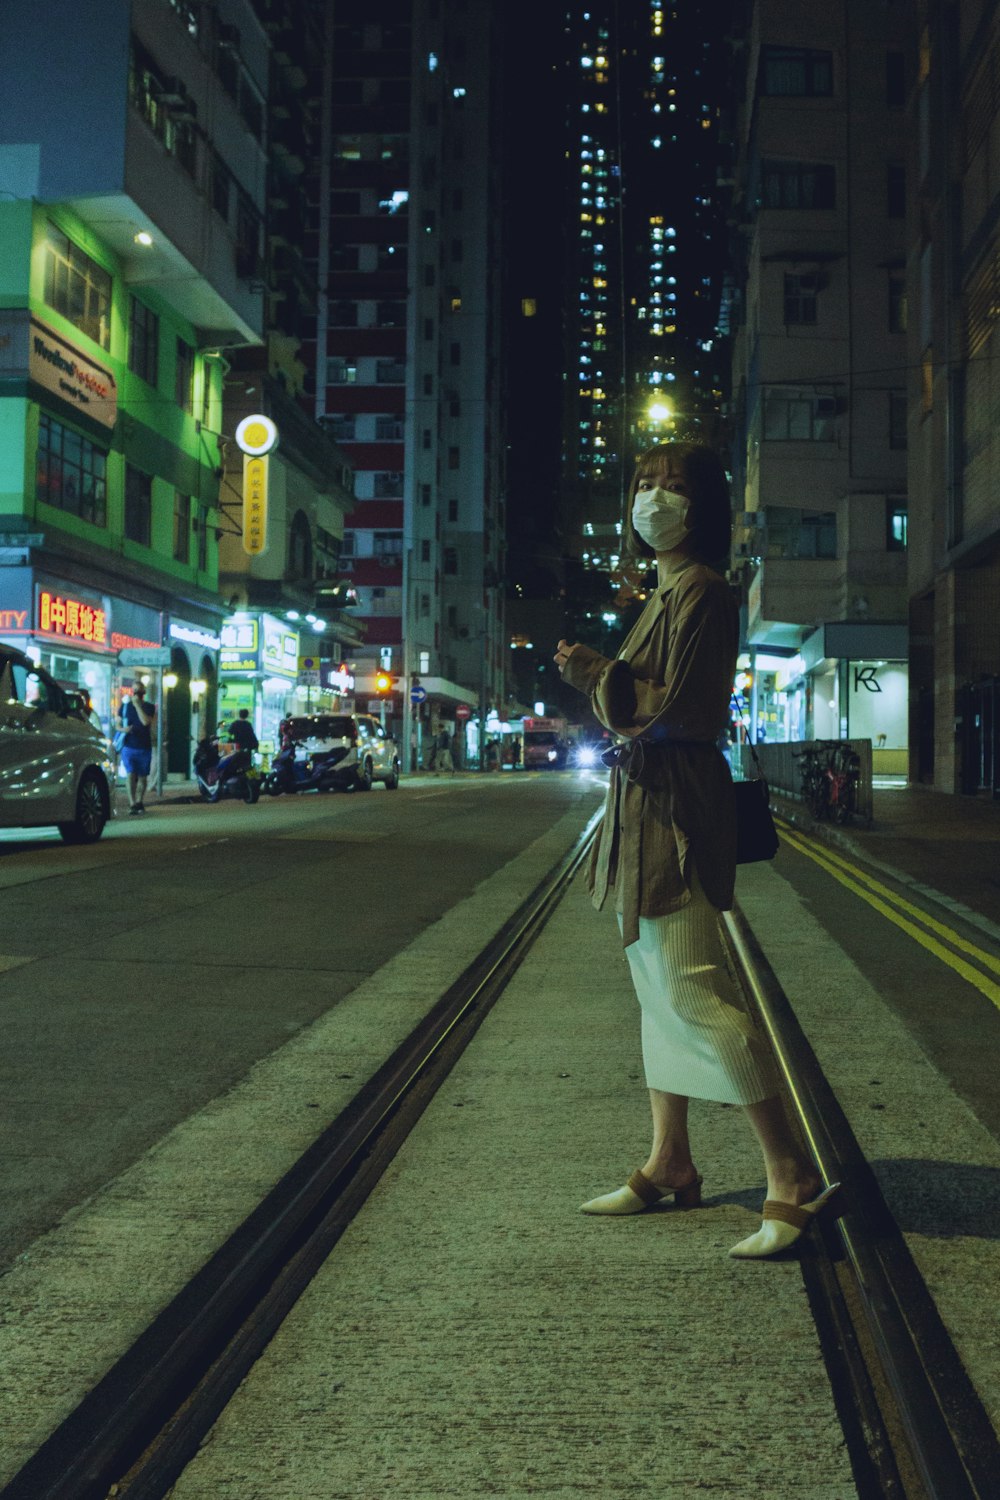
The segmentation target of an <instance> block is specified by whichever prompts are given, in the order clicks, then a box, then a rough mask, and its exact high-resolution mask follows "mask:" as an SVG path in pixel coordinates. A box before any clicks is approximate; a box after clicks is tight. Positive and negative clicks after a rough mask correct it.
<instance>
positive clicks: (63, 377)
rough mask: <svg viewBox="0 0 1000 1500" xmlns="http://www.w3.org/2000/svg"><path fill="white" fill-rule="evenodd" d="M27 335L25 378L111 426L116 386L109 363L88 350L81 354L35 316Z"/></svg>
mask: <svg viewBox="0 0 1000 1500" xmlns="http://www.w3.org/2000/svg"><path fill="white" fill-rule="evenodd" d="M27 338H28V345H27V351H24V353H25V354H27V359H25V365H27V375H28V380H31V381H34V384H36V386H42V387H43V389H45V390H48V392H51V395H52V396H58V399H60V401H63V402H66V404H67V405H70V407H73V408H75V410H76V411H81V413H82V414H84V416H87V417H91V419H93V420H94V422H99V423H100V425H102V426H103V428H114V423H115V417H117V414H118V387H117V386H115V380H114V375H112V374H111V371H109V369H108V366H106V365H99V363H97V362H96V360H93V359H91V357H90V356H88V354H82V353H81V351H79V350H78V348H75V347H73V345H72V344H69V342H67V341H66V339H63V338H61V336H60V335H58V333H54V332H52V329H49V327H46V326H45V324H43V323H40V321H39V320H37V318H31V326H30V329H28V330H27Z"/></svg>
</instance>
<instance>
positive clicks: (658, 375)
mask: <svg viewBox="0 0 1000 1500" xmlns="http://www.w3.org/2000/svg"><path fill="white" fill-rule="evenodd" d="M719 22H720V16H719V8H718V7H717V6H708V5H704V4H694V5H680V4H678V3H671V0H643V3H642V4H639V5H634V6H623V5H614V4H609V3H604V4H578V5H574V6H573V7H571V8H567V10H566V15H565V29H564V67H565V70H566V72H567V74H568V87H567V111H568V113H567V131H566V169H567V178H566V180H567V194H568V207H569V210H570V211H569V213H568V214H567V223H568V226H569V227H568V230H567V239H568V244H567V251H568V261H569V274H568V276H567V282H566V292H567V303H566V316H565V320H564V328H565V335H566V349H565V369H566V400H565V412H564V444H563V452H564V477H565V482H566V486H567V492H568V496H569V500H570V507H571V510H572V514H573V520H572V522H571V525H570V533H571V535H572V536H573V540H572V542H571V546H572V547H573V550H574V551H575V553H576V555H577V556H578V557H579V559H580V561H581V563H582V571H583V574H584V580H583V581H582V586H578V591H579V593H580V594H581V596H582V597H581V598H580V599H579V600H578V601H577V613H578V624H579V629H580V632H581V635H584V636H587V635H589V636H590V638H591V639H599V638H600V634H601V630H602V627H603V626H606V625H611V626H613V627H617V626H618V625H619V623H620V621H619V616H618V613H617V609H616V596H617V595H618V591H619V588H620V582H621V580H620V573H619V564H620V561H621V557H620V537H621V510H622V500H623V494H624V489H625V486H627V483H628V478H629V477H630V475H631V466H632V462H633V460H634V458H635V457H636V456H637V454H638V452H639V451H641V449H642V448H644V447H648V446H649V445H650V444H651V443H653V442H656V441H657V440H659V439H661V438H666V437H668V436H672V435H674V436H676V435H679V434H681V433H684V434H691V433H698V432H701V433H702V434H703V435H704V436H706V437H715V436H716V435H717V428H718V421H717V417H718V412H719V409H720V405H721V400H722V388H721V381H720V378H719V350H718V349H717V347H716V346H717V338H716V321H717V314H718V307H719V295H720V289H721V282H722V273H723V270H724V267H725V260H726V256H725V244H724V241H723V238H722V234H721V233H720V230H721V229H722V225H723V217H722V213H721V209H720V204H719V202H718V201H717V193H716V184H715V179H716V153H717V148H718V130H719V112H720V99H719V80H720V61H721V59H720V50H721V47H722V38H721V35H720V27H719ZM574 534H575V535H574ZM588 573H589V574H591V575H593V576H592V578H591V579H590V583H589V586H588V584H587V581H586V575H587V574H588Z"/></svg>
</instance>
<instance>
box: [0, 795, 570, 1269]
mask: <svg viewBox="0 0 1000 1500" xmlns="http://www.w3.org/2000/svg"><path fill="white" fill-rule="evenodd" d="M599 800H600V785H599V783H597V782H595V781H594V780H593V779H589V778H585V777H584V778H581V777H579V776H575V775H568V774H567V775H561V774H551V773H550V774H545V775H527V774H525V775H522V776H518V777H506V776H505V777H500V776H496V777H492V778H485V777H484V778H482V779H481V780H480V779H477V778H456V780H454V781H444V780H441V781H435V780H433V779H431V778H427V777H421V778H415V779H412V780H410V781H408V782H406V783H404V785H403V786H402V787H401V788H400V789H399V791H397V792H394V793H389V792H386V791H385V789H384V788H382V787H377V788H376V789H375V790H374V791H373V792H372V793H371V794H370V795H362V794H348V795H345V794H333V795H330V794H326V795H317V794H309V795H306V796H301V797H293V798H288V797H282V798H277V799H268V798H265V799H263V800H262V801H261V802H260V803H259V804H258V805H257V806H256V807H253V808H248V807H246V806H244V805H242V804H240V803H237V802H224V803H221V804H219V805H218V806H212V807H209V806H203V805H200V804H196V805H190V806H188V805H183V804H173V805H164V806H161V807H159V808H157V809H155V810H154V811H151V812H150V813H149V814H147V816H146V818H145V819H143V820H141V821H140V820H138V819H135V820H131V819H127V818H119V819H117V820H115V822H114V823H113V824H112V825H111V826H110V827H109V829H108V830H107V832H106V834H105V837H104V839H103V840H102V841H101V842H100V843H98V844H96V845H93V846H90V847H87V848H71V847H67V846H65V845H63V844H62V843H61V841H60V840H59V839H58V835H56V834H54V833H53V834H51V835H50V834H43V835H40V836H35V835H32V836H28V837H24V836H20V835H17V834H12V833H4V834H3V835H2V837H0V889H2V891H3V924H2V928H0V1026H2V1031H3V1038H4V1041H3V1048H2V1054H0V1097H2V1099H3V1106H2V1108H3V1114H4V1116H5V1119H4V1129H3V1131H2V1134H3V1136H4V1139H5V1140H6V1142H7V1143H8V1144H7V1147H6V1149H5V1150H4V1152H3V1153H2V1158H0V1188H2V1191H0V1200H2V1204H3V1207H2V1209H0V1267H2V1266H3V1265H6V1264H9V1263H10V1261H11V1260H12V1258H14V1257H15V1256H16V1255H17V1254H19V1253H20V1252H21V1251H23V1249H24V1248H25V1247H26V1246H27V1245H28V1244H29V1243H30V1242H31V1240H32V1239H34V1237H35V1236H37V1235H38V1234H40V1233H42V1232H43V1231H44V1230H46V1229H48V1228H49V1227H51V1226H52V1225H53V1224H54V1223H56V1222H57V1221H58V1220H59V1218H60V1217H61V1216H62V1215H63V1214H64V1213H65V1212H66V1210H67V1209H68V1208H70V1207H72V1206H73V1205H74V1204H77V1203H79V1202H80V1201H81V1200H82V1199H84V1198H85V1197H86V1196H87V1195H88V1194H89V1193H91V1192H93V1191H94V1190H95V1189H96V1188H98V1187H99V1186H100V1185H101V1184H102V1183H104V1182H106V1181H108V1180H109V1179H110V1178H111V1177H113V1176H115V1175H117V1174H118V1173H119V1172H121V1171H122V1170H123V1169H124V1168H125V1167H127V1166H128V1165H130V1164H131V1163H132V1162H133V1161H134V1160H136V1159H137V1158H138V1157H139V1156H141V1155H142V1153H143V1152H144V1151H146V1150H147V1149H148V1148H149V1146H150V1145H151V1144H152V1143H153V1142H155V1141H157V1140H158V1139H159V1138H160V1137H161V1136H162V1135H163V1134H164V1133H165V1132H166V1131H168V1130H169V1129H170V1128H171V1127H172V1126H173V1125H175V1124H176V1123H177V1122H179V1121H181V1120H184V1119H186V1118H187V1117H188V1116H189V1115H190V1114H192V1113H193V1112H195V1111H197V1110H198V1109H199V1108H201V1107H202V1106H203V1105H204V1104H205V1103H206V1101H208V1100H210V1099H212V1098H214V1097H216V1096H217V1095H218V1094H220V1093H221V1092H223V1091H224V1090H226V1089H227V1088H228V1087H230V1086H231V1085H232V1084H233V1083H234V1082H235V1081H236V1080H238V1079H240V1078H241V1077H242V1076H243V1075H244V1074H245V1073H246V1071H247V1069H248V1068H249V1067H251V1066H252V1065H253V1063H254V1062H256V1061H257V1060H258V1059H259V1058H261V1057H264V1056H267V1055H268V1054H270V1053H271V1052H272V1051H274V1050H275V1049H276V1048H278V1047H280V1046H281V1045H282V1043H283V1042H285V1041H287V1040H288V1039H289V1037H290V1036H291V1035H292V1034H294V1033H295V1032H297V1031H298V1030H300V1029H301V1028H302V1027H304V1026H307V1025H309V1023H310V1022H312V1021H314V1020H315V1019H316V1018H317V1017H318V1016H320V1015H322V1014H323V1013H324V1012H325V1011H327V1010H329V1009H330V1008H331V1007H332V1006H335V1005H336V1004H337V1002H338V1001H339V1000H340V999H342V998H343V996H345V995H346V994H348V993H349V992H350V991H351V990H353V989H354V988H355V987H356V986H357V985H358V984H359V983H360V982H361V981H362V980H364V979H365V978H366V977H367V976H368V975H369V974H371V973H372V972H373V971H374V970H376V969H378V968H379V967H380V965H382V964H384V963H385V962H386V960H387V959H389V958H391V957H392V956H393V955H394V954H396V953H398V952H400V951H401V950H403V949H404V948H405V947H406V946H407V944H409V943H410V942H411V941H412V940H413V939H414V938H415V937H416V936H418V935H419V934H420V933H421V932H422V931H424V930H425V929H426V928H427V927H428V925H429V924H431V923H432V922H434V921H436V920H437V919H438V918H439V917H440V916H442V915H443V914H444V913H445V912H447V911H448V910H449V909H450V908H451V907H452V906H453V905H454V904H455V903H456V902H457V901H460V900H462V899H463V898H464V897H466V896H468V895H469V893H470V892H471V891H472V890H473V889H474V888H475V887H476V886H477V885H478V884H479V883H480V882H482V881H483V880H485V879H486V878H487V877H488V876H490V875H491V874H493V873H494V872H495V871H497V870H498V869H500V868H501V867H502V866H504V865H505V864H506V863H507V862H508V861H510V860H511V859H513V858H514V857H515V856H516V855H518V854H519V853H520V852H521V851H522V850H523V849H524V848H525V847H526V846H527V845H529V844H531V842H532V841H533V840H535V839H537V838H538V837H539V836H540V835H541V834H543V833H545V832H546V830H547V829H549V828H550V827H551V826H552V825H553V824H554V823H555V822H556V821H557V820H558V819H560V818H561V817H562V816H563V815H564V814H566V813H567V812H569V811H571V810H573V809H578V810H579V813H580V821H581V826H582V823H583V822H584V821H585V820H586V816H587V814H588V813H589V812H590V811H591V810H592V809H594V808H595V807H596V806H598V805H599Z"/></svg>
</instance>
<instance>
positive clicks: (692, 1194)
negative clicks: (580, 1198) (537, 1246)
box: [580, 1170, 702, 1214]
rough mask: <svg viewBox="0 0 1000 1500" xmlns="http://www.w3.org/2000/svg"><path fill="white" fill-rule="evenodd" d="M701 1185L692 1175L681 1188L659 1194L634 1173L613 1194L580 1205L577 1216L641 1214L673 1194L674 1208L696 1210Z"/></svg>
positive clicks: (700, 1181) (652, 1185) (699, 1198)
mask: <svg viewBox="0 0 1000 1500" xmlns="http://www.w3.org/2000/svg"><path fill="white" fill-rule="evenodd" d="M701 1183H702V1179H701V1177H700V1176H698V1175H695V1176H694V1177H693V1178H692V1179H691V1181H690V1182H686V1183H685V1184H684V1186H683V1187H679V1188H663V1189H662V1190H661V1189H660V1188H658V1187H655V1186H654V1184H653V1183H651V1182H650V1180H649V1178H648V1177H647V1176H646V1175H645V1174H644V1173H643V1172H640V1171H638V1170H636V1171H635V1172H633V1173H632V1176H631V1177H630V1178H629V1180H628V1182H627V1183H626V1184H625V1186H624V1187H620V1188H616V1189H615V1191H614V1192H613V1193H605V1194H604V1195H603V1196H602V1197H600V1198H591V1200H590V1202H589V1203H581V1205H580V1212H581V1213H582V1214H641V1213H643V1212H644V1211H645V1210H646V1209H647V1208H652V1206H653V1204H654V1203H659V1202H660V1200H661V1199H662V1198H669V1197H670V1195H671V1194H673V1199H674V1205H675V1207H677V1208H699V1207H700V1206H701Z"/></svg>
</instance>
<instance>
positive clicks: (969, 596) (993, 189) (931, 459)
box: [908, 0, 1000, 797]
mask: <svg viewBox="0 0 1000 1500" xmlns="http://www.w3.org/2000/svg"><path fill="white" fill-rule="evenodd" d="M912 24H913V26H914V37H913V44H914V52H915V53H916V60H917V67H916V79H915V85H914V87H913V89H912V91H911V96H910V113H909V116H908V124H909V130H908V146H909V153H908V166H909V177H910V181H911V182H912V183H913V186H914V197H915V200H916V201H915V204H914V208H913V212H912V214H911V235H910V245H909V275H908V285H909V289H910V318H909V362H910V367H911V375H910V382H909V495H910V521H909V537H910V545H909V549H908V564H909V574H908V590H909V595H910V673H911V683H910V688H911V693H910V708H911V731H912V738H911V749H910V774H911V777H912V778H913V779H914V780H920V781H925V782H929V783H932V784H933V785H934V786H936V787H938V788H939V789H940V790H942V791H948V792H965V793H968V794H972V795H975V794H977V793H981V794H984V795H992V796H993V797H997V796H1000V603H998V601H1000V499H998V489H1000V421H998V411H1000V333H998V325H1000V231H998V227H997V214H996V204H997V201H998V194H1000V156H998V148H997V143H998V140H1000V123H998V122H1000V92H998V89H997V79H998V78H1000V8H998V7H997V5H996V4H995V3H986V0H960V3H959V4H957V5H943V4H940V3H938V0H925V3H922V4H920V5H919V6H917V7H916V8H915V14H914V16H913V23H912Z"/></svg>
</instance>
